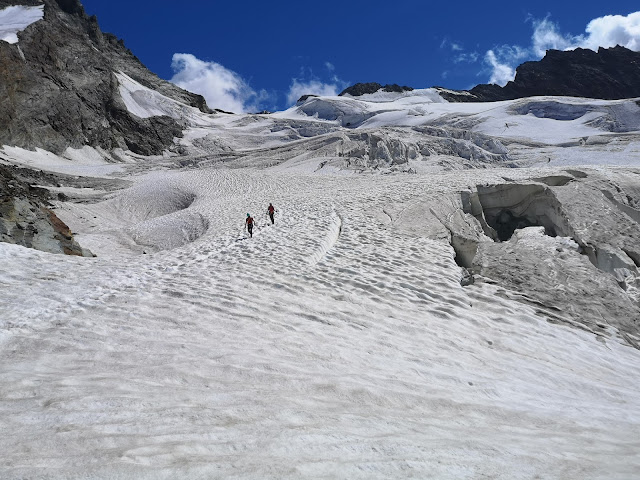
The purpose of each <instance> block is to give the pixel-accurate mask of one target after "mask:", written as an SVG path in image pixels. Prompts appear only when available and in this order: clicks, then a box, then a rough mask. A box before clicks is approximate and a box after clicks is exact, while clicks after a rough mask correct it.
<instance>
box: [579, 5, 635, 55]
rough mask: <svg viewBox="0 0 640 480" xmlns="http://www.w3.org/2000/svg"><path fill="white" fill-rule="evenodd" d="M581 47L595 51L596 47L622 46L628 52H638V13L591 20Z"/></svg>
mask: <svg viewBox="0 0 640 480" xmlns="http://www.w3.org/2000/svg"><path fill="white" fill-rule="evenodd" d="M586 32H587V35H586V37H585V38H584V41H583V43H582V46H584V47H585V48H590V49H592V50H596V49H597V48H598V47H615V46H616V45H622V46H623V47H627V48H628V49H629V50H634V51H639V50H640V12H634V13H630V14H629V15H627V16H626V17H623V16H622V15H607V16H604V17H600V18H596V19H594V20H591V21H590V22H589V24H588V25H587V28H586Z"/></svg>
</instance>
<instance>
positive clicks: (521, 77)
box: [439, 46, 640, 102]
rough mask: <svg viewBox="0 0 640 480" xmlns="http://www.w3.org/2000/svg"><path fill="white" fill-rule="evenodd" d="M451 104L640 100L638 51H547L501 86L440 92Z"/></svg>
mask: <svg viewBox="0 0 640 480" xmlns="http://www.w3.org/2000/svg"><path fill="white" fill-rule="evenodd" d="M439 93H440V95H441V96H443V97H444V98H445V99H447V100H449V101H454V102H492V101H499V100H513V99H516V98H526V97H534V96H543V95H558V96H567V97H585V98H600V99H604V100H617V99H621V98H635V97H640V52H634V51H632V50H629V49H627V48H624V47H621V46H616V47H612V48H600V49H598V51H597V52H594V51H593V50H587V49H583V48H577V49H575V50H571V51H559V50H548V51H547V54H546V55H545V57H544V58H543V59H542V60H540V61H538V62H525V63H523V64H522V65H520V66H519V67H518V68H517V69H516V78H515V79H514V80H513V81H512V82H509V83H507V84H506V85H505V86H504V87H500V86H498V85H478V86H476V87H474V88H472V89H471V90H469V91H458V92H455V91H446V90H445V91H442V90H441V91H440V92H439Z"/></svg>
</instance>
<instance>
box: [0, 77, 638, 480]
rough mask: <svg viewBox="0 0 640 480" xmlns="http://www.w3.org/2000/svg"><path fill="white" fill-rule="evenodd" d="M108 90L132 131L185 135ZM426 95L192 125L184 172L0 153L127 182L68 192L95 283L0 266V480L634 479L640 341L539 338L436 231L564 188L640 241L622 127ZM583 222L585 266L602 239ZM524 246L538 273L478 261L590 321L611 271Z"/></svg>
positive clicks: (180, 159)
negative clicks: (531, 280)
mask: <svg viewBox="0 0 640 480" xmlns="http://www.w3.org/2000/svg"><path fill="white" fill-rule="evenodd" d="M119 81H120V82H121V94H122V97H123V100H124V101H125V102H127V105H128V108H130V109H131V111H133V112H134V113H135V112H136V111H137V112H138V113H137V114H139V115H155V114H171V113H172V112H174V113H175V112H177V110H174V106H173V104H171V102H167V101H166V100H165V98H164V97H163V98H160V97H159V96H157V94H156V93H155V92H151V93H149V92H146V91H145V90H144V87H141V86H139V85H137V84H135V82H134V83H131V82H132V81H131V82H130V79H127V78H125V77H122V76H120V77H119ZM438 98H439V97H437V98H436V97H435V96H434V95H433V92H423V93H420V92H418V93H417V94H414V95H407V94H404V95H396V96H394V95H390V96H373V97H372V98H369V99H366V98H365V99H362V100H357V99H353V98H343V97H336V98H333V97H326V98H315V99H313V98H312V99H309V100H308V102H305V103H304V104H302V105H298V106H297V107H295V108H293V109H291V110H288V111H286V112H280V113H277V114H274V115H224V114H216V115H210V116H205V115H202V114H199V113H198V114H197V115H196V116H191V113H190V111H188V112H187V113H184V115H185V116H184V117H183V118H184V123H185V125H190V128H188V129H187V130H186V132H185V137H184V138H183V139H180V140H176V141H177V142H179V143H180V145H181V146H182V147H184V148H185V149H186V150H187V153H186V154H184V155H182V156H176V155H166V156H164V157H157V158H148V159H145V158H139V157H133V156H126V155H124V154H122V155H120V154H118V155H114V156H113V157H105V156H103V155H102V153H101V152H96V151H85V152H84V153H83V152H82V151H73V152H67V154H66V156H65V158H61V157H49V156H48V155H47V154H46V153H44V152H35V153H34V152H25V151H18V150H12V149H10V148H5V149H4V151H3V153H2V159H3V161H4V162H11V163H20V164H29V165H32V166H37V167H38V168H45V169H47V168H50V169H52V170H54V171H60V172H64V173H73V174H74V175H100V176H111V177H113V178H114V179H116V178H117V179H119V180H122V179H126V180H128V181H129V182H132V183H133V185H132V186H131V187H130V188H127V189H124V190H119V191H116V192H113V191H105V192H102V193H100V192H98V191H97V190H96V189H95V188H94V189H92V190H91V191H90V194H89V193H85V194H82V193H80V192H78V191H77V190H79V189H75V190H73V189H71V188H69V187H65V186H61V187H59V191H61V192H64V193H66V194H68V195H69V196H71V197H72V199H73V201H70V202H66V203H61V202H57V204H56V206H57V208H56V214H57V215H58V216H59V217H60V218H61V219H62V220H64V221H65V222H66V223H67V224H69V225H70V227H71V229H72V230H73V231H74V233H75V234H76V239H77V240H78V241H79V243H80V244H81V245H82V246H83V247H85V248H89V249H91V250H92V251H93V252H94V253H96V254H97V255H98V256H97V258H92V259H80V258H74V257H64V256H55V255H49V254H45V253H41V252H37V251H35V250H28V249H24V248H21V247H17V246H13V245H7V244H0V287H1V289H2V295H0V312H2V314H1V315H0V427H1V428H2V432H3V435H2V436H0V478H29V479H31V478H34V479H35V478H39V479H42V478H45V479H48V478H52V479H53V478H92V479H112V478H136V479H162V478H166V479H169V478H193V479H195V478H207V479H208V478H225V479H226V478H236V479H254V478H260V479H299V478H349V479H358V478H362V479H372V478H379V479H388V478H438V479H465V478H467V479H476V478H485V477H486V478H496V479H509V480H512V479H531V478H544V479H562V480H567V479H581V480H582V479H603V480H604V479H625V480H626V479H631V478H634V477H635V476H637V472H638V471H640V456H638V455H637V452H638V451H639V449H640V440H639V439H640V369H639V368H638V367H639V366H640V349H638V348H634V347H633V346H632V345H633V342H634V341H635V340H634V339H635V337H630V336H624V335H623V334H622V333H621V332H620V331H619V330H618V329H617V328H616V327H615V323H614V322H612V321H611V319H609V321H607V319H606V318H604V316H602V317H601V316H600V315H599V316H598V318H589V319H584V320H585V322H584V323H586V324H590V323H591V322H593V323H597V325H599V327H598V330H597V331H596V329H595V328H594V329H588V328H585V327H584V325H583V326H582V327H581V325H580V323H579V322H574V323H571V322H564V323H563V322H561V321H558V320H557V318H560V317H561V316H562V315H561V314H562V313H563V312H560V313H559V314H558V315H557V316H556V317H550V316H549V314H548V311H547V310H545V309H544V308H542V307H546V306H548V305H539V304H536V303H535V301H534V300H535V299H533V297H532V296H531V295H532V294H533V292H532V291H525V290H523V289H522V288H517V287H516V286H513V285H517V284H521V285H523V284H524V282H523V280H522V278H521V277H519V276H518V275H517V274H516V273H519V274H520V275H521V276H522V275H524V273H522V272H515V273H514V275H513V276H512V277H511V278H512V283H513V285H511V286H509V287H506V286H501V285H500V284H499V283H498V282H497V281H492V280H491V279H490V278H479V279H478V281H476V282H475V283H474V284H471V285H467V286H464V287H463V286H462V284H461V282H462V283H464V282H463V277H464V271H463V269H462V268H460V266H458V264H457V263H456V258H455V256H456V253H455V251H454V249H453V248H452V246H451V245H450V242H452V238H451V237H452V234H451V232H450V231H449V230H447V228H445V226H446V224H448V223H450V222H454V221H455V220H456V219H459V218H462V220H463V223H464V219H465V218H466V219H467V220H469V218H468V217H464V216H463V215H462V214H461V213H460V212H457V213H456V212H453V211H452V213H451V214H450V215H449V216H443V215H444V214H443V212H444V213H446V212H448V211H449V210H447V209H448V208H453V209H455V208H457V207H456V204H455V202H454V201H453V200H452V199H453V198H454V197H455V198H458V199H459V198H460V192H462V191H470V189H471V188H472V187H474V188H475V186H477V185H488V184H501V183H505V182H525V181H528V182H531V181H534V180H531V179H538V180H535V181H536V182H538V184H540V182H541V180H540V179H542V180H544V181H546V182H548V183H554V182H556V183H559V184H562V182H567V183H566V185H567V186H566V187H563V188H566V190H564V191H563V195H566V196H567V197H569V198H570V197H571V196H572V192H578V190H577V187H576V183H571V182H574V181H575V182H577V180H576V179H581V178H586V177H589V176H592V177H594V178H596V175H595V173H592V172H597V173H598V175H600V177H597V181H596V180H593V182H594V183H593V185H594V187H593V188H594V189H595V190H594V191H597V192H600V190H598V189H601V190H602V195H604V194H605V192H609V193H610V194H611V195H613V197H612V198H613V199H614V200H615V202H617V203H612V204H611V205H612V207H611V210H606V208H609V207H606V208H605V207H604V206H603V207H602V210H598V212H597V213H598V215H599V216H598V217H597V218H598V219H602V218H606V217H607V215H608V216H610V217H612V218H622V217H623V216H624V215H626V217H628V218H626V217H624V218H626V221H627V222H628V223H625V224H623V225H621V227H620V228H621V230H624V232H622V233H625V234H627V235H629V236H628V237H625V239H626V240H629V239H632V238H635V237H633V236H631V235H632V234H633V232H635V231H636V230H637V228H636V227H637V223H638V222H637V218H640V216H639V217H637V218H636V217H635V215H636V214H637V215H640V213H638V212H640V209H639V208H638V205H637V204H636V203H634V202H636V201H637V200H638V199H640V195H638V192H640V187H638V181H637V180H635V179H636V178H640V173H639V170H638V166H640V149H639V147H638V146H639V145H640V139H639V138H638V130H639V128H638V126H637V125H636V123H634V122H637V115H636V114H637V110H636V107H637V105H636V103H635V102H634V101H618V102H600V101H590V100H583V99H565V98H551V97H549V98H537V99H527V100H521V101H514V102H502V103H496V104H490V105H489V104H475V105H472V104H464V105H463V104H455V105H454V104H448V103H444V102H441V101H439V100H438ZM185 108H190V107H185ZM638 108H640V107H638ZM176 115H178V116H180V115H182V113H180V112H178V113H176ZM181 118H182V117H181ZM346 123H350V125H349V126H347V125H346ZM585 137H587V138H585ZM503 149H504V150H503ZM505 152H506V153H505ZM120 153H121V152H120ZM469 153H470V154H469ZM465 155H467V156H466V157H465ZM478 155H485V157H482V158H481V160H478V158H479V157H478ZM118 159H124V160H126V162H122V163H120V164H118V167H119V168H118V170H117V171H116V170H109V169H110V168H112V167H113V166H114V164H111V163H109V162H112V161H116V160H118ZM548 159H550V161H549V160H548ZM49 163H50V164H51V165H52V166H49ZM531 165H538V166H537V167H531ZM567 165H583V166H584V165H587V166H589V169H584V168H583V169H582V170H578V169H573V167H572V168H567V167H566V166H567ZM615 165H627V167H625V168H619V167H615ZM516 166H527V168H513V167H516ZM74 168H75V170H74ZM402 172H405V173H402ZM407 172H410V173H411V174H409V173H407ZM585 172H586V173H585ZM620 178H624V179H625V182H626V183H625V184H624V185H622V186H623V187H624V189H623V188H619V190H616V188H615V187H616V186H619V184H621V182H620V180H619V179H620ZM79 180H80V179H79ZM96 188H97V187H96ZM56 191H58V190H56V189H54V193H55V192H56ZM611 192H613V193H611ZM582 194H584V193H582ZM599 194H600V193H599ZM625 195H626V196H625ZM574 196H575V195H574ZM636 197H637V198H636ZM603 198H604V197H603ZM269 202H273V204H274V205H275V207H276V208H277V209H278V213H277V215H276V224H275V225H274V226H270V225H269V224H268V220H267V216H266V207H267V205H268V204H269ZM458 202H459V200H458ZM596 203H597V202H596ZM602 203H603V205H604V201H603V202H602ZM613 205H615V206H613ZM583 208H584V209H587V208H588V207H587V206H584V207H583ZM247 212H249V213H251V214H252V215H253V216H254V217H255V218H256V219H257V223H258V225H257V230H256V232H255V234H254V237H253V238H247V235H246V233H245V232H244V231H243V221H244V218H245V216H246V213H247ZM581 212H582V210H581ZM556 213H557V216H558V217H561V216H562V213H563V212H562V211H561V209H557V212H556ZM438 215H440V217H438ZM456 215H458V216H457V217H456ZM581 215H582V217H589V212H586V213H585V212H583V213H582V214H581ZM594 218H595V217H594ZM581 221H582V223H580V225H582V227H581V228H583V229H584V231H583V232H582V233H583V234H584V235H583V236H584V237H585V238H589V239H591V240H592V241H593V242H595V241H596V240H597V238H596V236H595V235H592V236H589V235H587V234H589V233H593V232H599V231H605V230H606V228H605V227H606V225H605V226H603V227H602V228H601V229H600V230H599V229H598V227H597V226H594V225H593V224H595V223H597V222H596V221H594V222H590V221H589V218H581ZM634 222H635V223H634ZM471 227H472V225H471V223H470V224H469V228H471ZM603 229H604V230H603ZM622 233H621V234H622ZM605 234H606V232H605ZM603 235H604V234H603ZM605 236H606V235H605ZM516 238H517V241H518V242H521V243H523V244H525V246H526V247H527V248H528V249H529V251H531V252H534V253H533V254H531V255H535V256H536V257H531V255H530V257H528V258H526V260H527V261H526V262H523V261H522V259H519V258H518V255H517V254H513V252H514V251H515V248H516V247H515V246H514V245H515V244H513V245H512V244H507V243H504V244H497V243H496V244H495V245H496V249H497V246H503V247H505V248H507V249H509V253H510V256H509V262H512V263H513V265H515V266H514V267H513V269H514V270H516V271H517V270H518V265H521V268H522V265H523V264H525V263H527V264H532V265H533V266H534V267H535V266H536V261H535V260H536V258H538V256H539V258H540V262H541V264H540V265H541V267H540V268H541V270H542V271H543V272H550V274H549V276H548V278H545V285H544V291H545V295H547V294H548V295H552V292H553V291H554V289H555V290H557V291H558V292H562V293H563V295H564V296H563V297H562V298H567V297H569V298H570V301H568V302H566V303H567V305H560V306H559V307H562V308H566V312H570V311H571V309H572V305H574V306H575V305H578V306H580V305H584V304H589V306H592V305H593V304H597V303H598V302H597V298H598V297H597V295H598V292H600V290H598V289H597V288H598V286H599V283H603V282H604V281H602V282H600V280H601V278H600V277H594V275H599V276H603V277H604V276H606V275H608V273H606V272H603V271H599V270H597V269H596V268H595V267H594V265H592V264H591V263H590V262H589V259H588V258H587V256H586V255H580V254H579V253H578V252H577V249H578V248H577V246H576V245H577V244H576V242H574V241H573V240H571V239H570V238H569V237H562V236H557V237H551V236H546V235H543V234H542V233H541V229H540V227H532V228H530V229H525V230H520V231H519V233H518V234H517V235H516ZM622 247H624V245H623V246H622ZM622 247H620V249H621V248H622ZM625 248H626V247H625ZM627 250H630V249H628V248H627ZM489 253H491V252H489ZM632 254H633V252H631V251H629V255H632ZM495 255H496V256H498V257H499V255H500V252H498V253H496V254H495ZM554 259H559V260H558V261H557V262H555V261H554ZM458 260H459V259H458ZM560 260H562V262H564V263H563V265H568V266H569V267H575V270H576V271H577V273H579V275H575V276H574V275H572V272H571V271H570V270H569V271H566V270H563V271H560V270H559V269H558V268H559V267H558V264H559V263H560ZM627 267H628V268H627ZM554 268H555V270H554ZM625 268H627V270H629V271H630V269H633V268H634V267H633V262H632V261H631V260H630V259H629V264H628V265H625ZM625 272H626V270H625ZM551 273H553V275H552V274H551ZM589 275H591V276H589ZM633 275H635V274H634V273H632V272H631V277H633ZM631 277H630V279H629V282H628V291H624V290H623V289H621V288H620V287H619V285H618V284H617V283H616V282H615V281H614V280H612V279H610V278H608V277H606V278H607V285H608V286H609V287H610V288H615V289H618V290H619V291H616V293H617V294H618V295H619V296H625V299H626V301H627V302H631V300H629V298H632V296H633V295H635V293H634V291H635V290H634V288H635V286H634V285H635V284H634V283H633V278H631ZM612 278H613V277H612ZM576 279H579V280H580V285H578V286H577V287H576V285H575V282H576ZM584 279H586V280H584ZM636 280H637V279H636ZM609 287H608V288H609ZM548 292H551V293H548ZM567 292H569V293H567ZM627 297H628V298H627ZM615 298H618V297H615ZM634 298H635V297H634ZM552 306H553V305H552ZM596 307H597V305H596ZM632 308H633V305H632V306H631V307H629V310H625V311H633V310H632ZM593 311H597V312H600V311H601V310H598V309H597V308H594V309H593ZM626 320H629V321H632V320H633V319H626Z"/></svg>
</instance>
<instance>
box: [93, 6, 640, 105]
mask: <svg viewBox="0 0 640 480" xmlns="http://www.w3.org/2000/svg"><path fill="white" fill-rule="evenodd" d="M83 4H84V6H85V9H86V11H87V13H89V14H95V15H97V16H98V20H99V24H100V27H101V28H102V30H103V31H106V32H111V33H114V34H116V35H117V36H118V37H120V38H123V39H124V40H125V44H126V45H127V46H128V47H129V48H130V49H131V50H132V51H133V53H134V54H135V55H137V56H138V58H140V60H141V61H142V62H143V63H144V64H145V65H146V66H147V67H149V68H150V69H151V70H152V71H153V72H155V73H157V74H158V75H159V76H160V77H162V78H165V79H168V80H173V81H175V82H176V83H178V84H180V85H181V86H183V87H186V88H188V89H190V90H200V91H198V93H202V94H203V95H205V97H206V98H207V100H208V103H209V104H210V106H211V107H213V108H223V109H228V110H232V111H254V110H262V109H268V110H281V109H284V108H287V107H288V106H290V105H291V103H292V102H295V99H296V98H297V97H298V96H300V94H302V93H321V94H332V93H338V92H340V91H341V90H342V89H343V88H345V87H346V86H348V85H352V84H354V83H357V82H379V83H382V84H385V83H398V84H402V85H409V86H412V87H415V88H426V87H430V86H434V85H439V86H445V87H447V88H454V89H464V88H469V87H472V86H474V85H476V84H478V83H487V82H489V81H493V82H495V83H501V84H503V83H505V82H506V81H507V80H508V79H509V77H510V76H512V75H513V69H514V68H515V66H517V65H518V64H519V63H522V62H524V61H526V60H537V59H539V58H541V56H542V55H543V54H544V53H543V52H544V49H546V48H563V49H564V48H572V47H576V46H584V47H591V48H596V46H597V45H599V44H606V43H613V44H615V43H621V42H622V43H625V44H626V45H627V46H629V47H630V48H633V49H635V50H640V13H638V14H637V15H634V12H637V11H638V10H640V7H639V6H638V3H637V0H635V1H633V2H631V1H610V2H602V1H600V2H589V1H587V2H559V1H557V0H556V1H547V0H540V1H537V2H516V1H509V2H506V1H493V2H491V1H485V2H478V1H474V2H464V1H463V2H461V1H458V2H430V1H426V0H425V1H420V0H396V1H395V2H389V1H377V0H351V1H349V2H342V1H340V2H339V1H334V0H324V1H322V2H319V1H307V2H305V1H300V0H298V1H296V2H294V1H289V0H271V1H264V0H261V1H253V0H251V1H248V0H247V1H243V0H236V1H207V0H199V1H198V0H182V1H181V2H176V1H175V0H153V1H152V0H135V1H131V0H126V1H125V0H109V1H105V0H83ZM630 14H631V15H630ZM608 15H609V16H611V15H617V17H605V16H608ZM602 17H604V18H602ZM592 21H593V22H592ZM590 22H591V27H590V31H588V32H587V31H586V29H587V26H588V25H590ZM614 42H615V43H614ZM603 46H611V45H603ZM175 54H179V55H177V56H174V55H175Z"/></svg>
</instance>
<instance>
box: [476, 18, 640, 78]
mask: <svg viewBox="0 0 640 480" xmlns="http://www.w3.org/2000/svg"><path fill="white" fill-rule="evenodd" d="M616 45H621V46H623V47H626V48H628V49H630V50H635V51H640V12H634V13H631V14H629V15H627V16H622V15H606V16H604V17H599V18H595V19H593V20H591V21H590V22H589V24H588V25H587V26H586V28H585V33H583V34H580V35H571V34H567V33H562V32H561V31H560V28H559V26H558V25H557V24H556V23H554V22H552V21H550V20H549V18H548V17H547V18H544V19H542V20H533V34H532V35H531V45H530V46H529V47H521V46H518V45H513V46H505V45H503V46H499V47H495V48H493V49H491V50H488V51H487V53H486V54H485V57H484V61H485V64H486V65H487V66H488V67H489V69H490V72H491V78H490V80H489V83H497V84H498V85H504V84H506V83H507V82H508V81H509V80H513V79H514V78H515V67H516V66H517V65H519V64H520V63H521V62H522V61H523V60H525V59H527V60H539V59H540V58H542V57H543V56H544V55H545V53H546V51H547V50H550V49H554V50H573V49H576V48H588V49H591V50H594V51H597V50H598V48H599V47H603V48H609V47H615V46H616Z"/></svg>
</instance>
